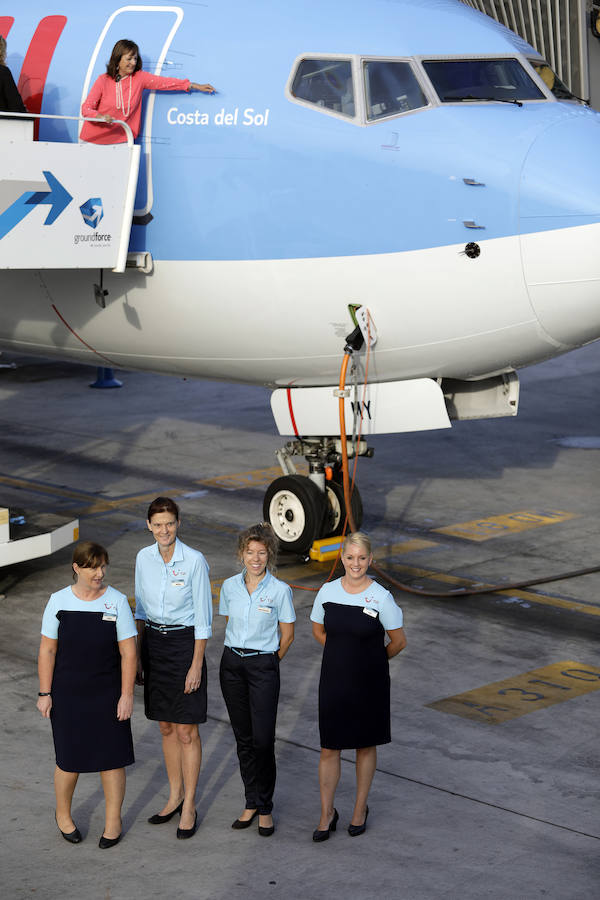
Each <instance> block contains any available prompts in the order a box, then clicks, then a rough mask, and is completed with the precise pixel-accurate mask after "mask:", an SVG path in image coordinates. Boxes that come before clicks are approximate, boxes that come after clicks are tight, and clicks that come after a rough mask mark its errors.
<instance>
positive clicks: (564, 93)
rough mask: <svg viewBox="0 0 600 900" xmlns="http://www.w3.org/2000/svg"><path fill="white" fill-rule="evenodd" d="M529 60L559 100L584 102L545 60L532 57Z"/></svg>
mask: <svg viewBox="0 0 600 900" xmlns="http://www.w3.org/2000/svg"><path fill="white" fill-rule="evenodd" d="M529 62H530V63H531V65H532V66H533V68H534V69H535V71H536V72H537V74H538V75H539V76H540V78H541V79H542V81H543V82H544V84H545V85H546V86H547V87H548V88H549V89H550V90H551V91H552V93H553V94H554V96H555V97H556V99H557V100H575V101H578V102H582V101H580V99H579V97H576V96H575V94H572V93H571V91H570V90H569V88H568V87H567V86H566V84H563V82H562V81H561V80H560V78H559V77H558V75H557V74H556V72H553V71H552V69H551V68H550V66H549V65H548V63H547V62H546V61H545V60H541V59H530V60H529Z"/></svg>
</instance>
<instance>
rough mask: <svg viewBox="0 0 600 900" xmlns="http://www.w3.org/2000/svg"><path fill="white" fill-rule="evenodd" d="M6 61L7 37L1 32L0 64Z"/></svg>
mask: <svg viewBox="0 0 600 900" xmlns="http://www.w3.org/2000/svg"><path fill="white" fill-rule="evenodd" d="M5 62H6V38H4V37H2V35H1V34H0V66H3V65H4V63H5Z"/></svg>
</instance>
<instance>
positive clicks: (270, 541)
mask: <svg viewBox="0 0 600 900" xmlns="http://www.w3.org/2000/svg"><path fill="white" fill-rule="evenodd" d="M251 541H258V543H259V544H264V546H265V547H266V550H267V569H268V570H269V572H274V571H275V566H276V564H277V548H278V546H279V541H278V540H277V537H276V535H275V532H274V531H273V529H272V528H271V526H270V525H269V523H268V522H259V524H258V525H251V526H250V528H246V530H245V531H242V533H241V534H240V536H239V538H238V559H239V561H240V562H243V559H244V553H245V552H246V550H247V549H248V544H249V543H250V542H251Z"/></svg>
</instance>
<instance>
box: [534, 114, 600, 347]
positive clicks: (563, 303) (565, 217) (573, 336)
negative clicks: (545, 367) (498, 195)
mask: <svg viewBox="0 0 600 900" xmlns="http://www.w3.org/2000/svg"><path fill="white" fill-rule="evenodd" d="M599 151H600V115H598V113H595V112H592V111H591V110H588V109H584V108H581V107H580V108H577V109H574V110H573V111H572V112H570V113H569V114H568V115H567V116H566V117H565V118H564V119H562V120H561V121H560V122H558V123H556V124H553V125H551V126H549V127H548V128H546V129H545V130H544V131H543V132H542V133H541V134H540V135H539V136H538V137H537V138H536V139H535V140H534V142H533V144H532V145H531V147H530V149H529V152H528V154H527V157H526V159H525V162H524V165H523V169H522V172H521V182H520V191H519V193H520V196H519V213H520V228H521V236H520V240H521V256H522V264H523V274H524V276H525V283H526V285H527V290H528V292H529V299H530V302H531V304H532V306H533V309H534V312H535V314H536V316H537V318H538V320H539V322H540V324H541V325H542V327H543V328H544V330H545V331H546V333H547V334H548V335H549V337H550V338H552V339H553V340H554V341H556V342H557V344H558V345H567V346H578V345H580V344H583V343H585V342H586V341H591V340H594V339H595V338H597V337H598V336H599V335H600V253H599V252H598V250H599V247H600V180H599V179H598V178H597V174H596V171H595V165H594V163H595V160H596V159H597V157H598V154H599Z"/></svg>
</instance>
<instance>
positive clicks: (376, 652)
mask: <svg viewBox="0 0 600 900" xmlns="http://www.w3.org/2000/svg"><path fill="white" fill-rule="evenodd" d="M382 618H383V620H384V623H385V627H384V624H382V621H381V619H382ZM311 619H312V620H313V621H315V622H321V623H322V624H323V625H324V627H325V632H326V640H325V646H324V648H323V661H322V664H321V678H320V681H319V732H320V736H321V747H324V748H326V749H328V750H346V749H357V748H361V747H374V746H376V745H378V744H388V743H389V742H390V741H391V733H390V674H389V663H388V657H387V653H386V651H385V631H389V630H392V629H394V628H401V627H402V611H401V609H400V608H399V607H398V606H397V605H396V603H395V601H394V599H393V597H392V596H391V594H390V593H389V591H386V590H385V589H384V588H382V587H381V586H380V585H378V584H377V583H376V582H372V584H371V585H370V586H369V588H367V590H366V591H365V592H364V593H361V594H348V593H347V592H346V591H344V590H343V588H342V587H341V582H340V580H338V581H335V582H331V583H329V584H326V585H324V586H323V588H321V590H320V591H319V594H318V595H317V599H316V600H315V604H314V606H313V611H312V613H311Z"/></svg>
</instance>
